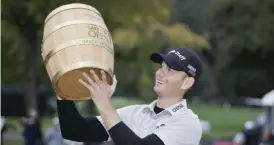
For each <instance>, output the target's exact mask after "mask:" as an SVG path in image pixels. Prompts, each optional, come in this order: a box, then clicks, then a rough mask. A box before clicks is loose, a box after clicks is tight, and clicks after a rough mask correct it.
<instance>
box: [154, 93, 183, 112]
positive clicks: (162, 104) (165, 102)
mask: <svg viewBox="0 0 274 145" xmlns="http://www.w3.org/2000/svg"><path fill="white" fill-rule="evenodd" d="M181 101H182V97H181V96H179V97H171V96H169V97H158V100H157V107H159V108H162V109H166V108H168V107H170V106H172V105H174V104H176V103H179V102H181Z"/></svg>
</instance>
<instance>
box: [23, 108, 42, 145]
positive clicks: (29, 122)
mask: <svg viewBox="0 0 274 145" xmlns="http://www.w3.org/2000/svg"><path fill="white" fill-rule="evenodd" d="M21 123H22V125H23V128H24V131H23V137H24V142H25V145H43V137H42V131H41V124H40V119H39V117H38V114H37V111H36V110H35V109H30V111H29V114H28V116H27V117H23V118H22V120H21Z"/></svg>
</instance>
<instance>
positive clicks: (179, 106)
mask: <svg viewBox="0 0 274 145" xmlns="http://www.w3.org/2000/svg"><path fill="white" fill-rule="evenodd" d="M156 104H157V100H154V101H153V102H151V103H150V104H149V105H148V106H146V107H145V108H144V111H145V112H148V111H152V112H154V107H155V105H156ZM185 109H187V102H186V99H182V101H181V102H178V103H176V104H174V105H172V106H170V107H168V108H166V109H165V110H164V111H167V112H169V113H170V114H171V115H175V114H177V113H180V112H183V111H184V110H185Z"/></svg>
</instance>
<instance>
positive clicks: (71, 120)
mask: <svg viewBox="0 0 274 145" xmlns="http://www.w3.org/2000/svg"><path fill="white" fill-rule="evenodd" d="M57 112H58V117H59V123H60V128H61V133H62V136H63V138H65V139H68V140H72V141H78V142H103V141H106V140H107V139H108V134H107V132H106V130H105V128H104V127H103V125H102V124H101V123H100V121H99V120H98V119H97V118H96V117H90V118H84V117H82V116H81V115H80V114H79V112H78V110H77V108H76V106H75V104H74V103H73V102H72V101H67V100H57Z"/></svg>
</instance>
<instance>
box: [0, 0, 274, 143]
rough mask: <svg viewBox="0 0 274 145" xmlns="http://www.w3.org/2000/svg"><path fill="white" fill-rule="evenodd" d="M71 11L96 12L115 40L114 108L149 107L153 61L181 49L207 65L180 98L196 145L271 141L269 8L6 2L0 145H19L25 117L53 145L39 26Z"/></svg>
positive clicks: (51, 97) (255, 4)
mask: <svg viewBox="0 0 274 145" xmlns="http://www.w3.org/2000/svg"><path fill="white" fill-rule="evenodd" d="M74 2H79V3H84V4H89V5H91V6H94V7H95V8H96V9H98V10H99V11H100V13H101V14H102V16H103V18H104V20H105V23H106V25H107V27H108V29H109V31H110V33H111V35H112V38H113V42H114V46H115V48H114V49H115V74H116V76H117V79H118V86H117V90H116V92H115V96H114V97H113V103H114V105H115V107H117V108H120V107H123V106H127V105H131V104H137V103H150V102H151V101H153V100H154V99H156V97H157V96H156V95H155V94H154V92H153V89H152V87H153V85H154V72H155V71H156V70H157V67H158V66H155V65H154V64H153V63H151V61H150V60H149V55H150V53H151V52H153V51H163V52H164V51H167V50H168V49H169V48H174V47H185V48H188V49H191V50H194V51H195V52H197V53H198V55H199V56H200V57H201V58H202V60H203V62H204V72H203V74H202V78H201V80H200V81H199V83H198V85H197V87H195V88H194V89H193V90H192V91H191V92H190V93H189V94H188V96H187V97H186V98H187V101H188V103H189V105H188V106H189V108H191V109H192V110H193V111H194V112H195V113H196V114H198V115H199V117H200V119H201V123H202V124H203V138H202V141H201V145H213V144H214V145H217V144H223V145H224V144H227V145H228V144H232V142H234V143H238V144H245V145H247V144H248V145H259V144H260V142H264V143H265V144H267V143H269V141H270V140H273V134H274V109H273V108H274V107H273V102H274V101H273V100H274V92H273V89H274V35H273V33H274V1H273V0H263V1H262V0H138V1H137V0H135V1H134V0H115V1H114V0H76V1H72V0H17V1H15V0H3V1H2V4H1V33H2V34H1V61H2V67H1V73H2V77H1V116H2V118H1V144H5V145H23V144H24V137H25V136H24V135H25V134H26V130H27V127H26V125H25V124H24V120H26V119H27V116H28V115H29V114H34V116H39V123H38V124H37V125H38V128H40V130H41V133H39V132H40V131H37V132H38V133H37V134H40V135H38V138H41V140H42V141H43V142H44V144H50V136H51V135H52V134H54V133H55V132H54V131H52V130H53V129H54V128H55V126H56V125H58V118H56V96H55V93H54V90H53V88H52V87H51V82H50V79H49V77H48V75H47V73H46V70H45V66H44V64H43V59H42V57H41V42H42V35H43V29H44V20H45V18H46V16H47V15H48V14H49V13H50V12H51V11H52V10H53V9H55V8H57V7H59V6H61V5H64V4H68V3H74ZM271 91H272V92H271ZM264 98H265V99H267V100H266V101H265V102H266V103H268V104H264V101H263V100H264ZM271 101H272V102H271ZM76 103H77V107H78V109H79V110H80V111H81V113H82V114H83V115H84V116H89V115H94V114H97V112H96V109H95V108H94V105H93V103H92V102H91V101H81V102H80V101H79V102H76ZM39 126H40V127H39ZM56 136H57V135H55V137H56ZM67 144H73V142H68V143H67ZM74 144H76V143H74ZM270 144H271V143H270ZM56 145H59V144H56Z"/></svg>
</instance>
